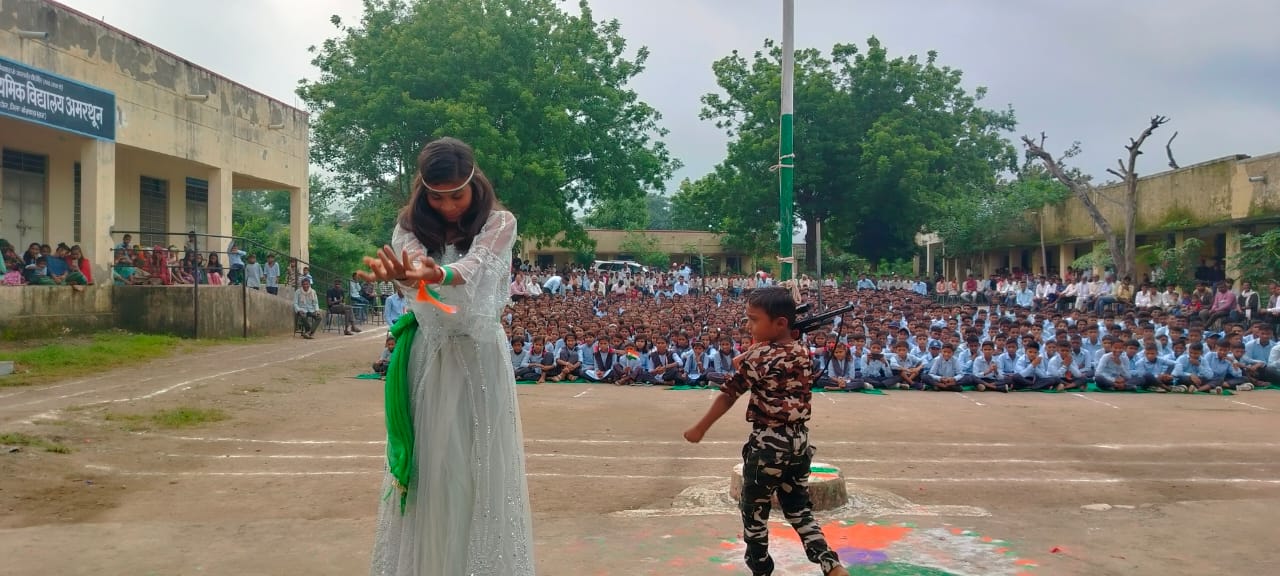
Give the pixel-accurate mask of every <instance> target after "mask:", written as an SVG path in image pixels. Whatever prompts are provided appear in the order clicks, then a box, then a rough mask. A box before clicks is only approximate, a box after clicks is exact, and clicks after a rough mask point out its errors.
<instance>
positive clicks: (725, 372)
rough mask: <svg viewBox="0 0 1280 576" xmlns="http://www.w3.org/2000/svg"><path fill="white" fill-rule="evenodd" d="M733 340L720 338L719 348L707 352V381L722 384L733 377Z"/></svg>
mask: <svg viewBox="0 0 1280 576" xmlns="http://www.w3.org/2000/svg"><path fill="white" fill-rule="evenodd" d="M733 357H734V352H733V340H732V339H731V338H729V337H728V336H722V337H721V338H720V347H719V348H717V349H716V350H714V351H710V352H707V368H706V371H707V372H706V373H707V380H708V381H710V382H713V383H715V384H724V383H725V382H726V381H728V380H729V378H731V377H732V376H733V372H734V370H733Z"/></svg>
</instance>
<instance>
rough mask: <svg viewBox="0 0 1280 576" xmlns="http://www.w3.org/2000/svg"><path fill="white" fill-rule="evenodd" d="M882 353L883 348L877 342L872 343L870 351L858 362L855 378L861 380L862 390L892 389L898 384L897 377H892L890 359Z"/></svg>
mask: <svg viewBox="0 0 1280 576" xmlns="http://www.w3.org/2000/svg"><path fill="white" fill-rule="evenodd" d="M883 352H884V348H883V347H882V346H880V343H879V342H872V343H871V350H870V351H868V352H867V354H866V355H865V356H863V357H862V358H861V359H860V360H858V372H856V373H855V378H860V379H861V381H862V387H863V388H867V387H871V388H892V387H894V385H896V384H897V383H898V377H897V376H894V375H893V367H892V366H891V365H890V359H889V358H886V357H885V355H884V353H883ZM859 375H860V376H859Z"/></svg>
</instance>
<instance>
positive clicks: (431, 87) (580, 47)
mask: <svg viewBox="0 0 1280 576" xmlns="http://www.w3.org/2000/svg"><path fill="white" fill-rule="evenodd" d="M579 9H580V14H579V15H572V14H569V13H567V12H565V11H564V10H562V9H561V8H560V6H559V3H558V2H556V1H555V0H416V1H406V0H365V2H364V15H363V17H362V19H361V21H360V23H359V24H357V25H354V26H347V25H344V24H343V23H342V22H341V21H340V20H339V19H338V18H336V17H335V18H333V23H334V25H335V26H336V27H337V29H338V32H339V35H338V36H337V37H335V38H331V39H329V40H326V41H325V42H324V43H323V44H322V45H321V46H319V47H313V48H312V52H313V54H314V59H313V61H312V63H313V64H314V65H315V66H316V67H317V68H318V69H319V70H320V75H319V78H318V79H317V80H315V81H305V80H304V81H302V82H301V84H300V86H299V88H298V94H299V96H301V98H302V99H303V100H304V101H305V102H306V104H307V106H308V108H309V109H310V111H311V112H312V139H313V141H312V149H311V151H312V157H313V160H314V161H315V162H316V163H317V164H319V165H321V166H323V167H325V168H327V169H328V170H331V171H332V172H333V173H334V174H335V175H336V179H337V181H338V187H339V189H341V190H344V191H346V192H345V193H346V194H348V195H349V196H352V197H356V198H361V199H365V198H369V197H375V198H376V201H375V203H376V204H377V205H378V208H377V209H376V211H377V212H378V214H381V215H385V213H386V210H387V208H386V206H395V205H403V204H404V203H405V201H406V200H407V198H408V193H409V191H410V183H411V181H412V178H413V177H414V173H415V165H416V157H417V154H418V152H419V151H420V150H421V148H422V146H423V144H424V143H426V142H427V141H429V140H431V139H434V138H437V137H441V136H454V137H457V138H461V139H462V140H465V141H467V142H468V143H470V144H471V145H472V146H473V147H474V148H475V150H476V155H477V159H478V162H479V164H480V166H481V167H482V168H483V169H484V170H485V173H486V174H487V175H488V176H489V178H490V179H491V180H492V181H493V183H494V187H495V188H496V190H497V192H498V196H499V198H500V200H501V201H502V202H503V203H504V204H505V205H506V206H507V208H509V209H510V210H512V211H513V212H514V213H515V214H516V215H517V217H519V218H520V224H521V235H522V237H524V238H526V239H527V238H533V239H536V240H537V241H539V242H541V241H545V240H549V239H551V238H553V237H554V236H556V234H558V233H560V232H561V231H566V239H565V241H566V244H571V245H572V244H580V243H582V242H584V241H585V234H584V233H583V232H582V229H581V226H579V225H578V223H577V222H576V221H575V219H574V214H573V206H574V205H578V206H585V205H587V204H590V203H591V202H593V201H600V200H609V199H618V198H640V197H643V195H644V193H645V191H646V190H650V189H661V188H662V187H663V183H664V181H665V180H666V179H667V178H669V177H670V174H671V172H672V170H674V169H675V168H677V167H678V163H677V162H676V161H675V160H674V159H672V158H671V157H670V155H669V154H668V152H667V149H666V146H665V145H664V144H663V143H662V141H661V140H660V139H661V138H662V137H663V136H665V135H666V130H664V129H663V128H662V127H661V126H660V125H659V120H660V119H661V116H660V114H659V113H658V112H657V111H656V110H655V109H653V108H652V107H650V106H649V105H648V104H646V103H644V102H643V101H641V100H640V99H639V98H638V97H637V95H636V93H635V92H634V91H632V90H631V89H629V88H628V87H627V84H628V82H629V81H630V80H631V79H632V78H634V77H636V76H637V75H638V74H640V73H641V72H642V71H643V70H644V64H645V61H646V59H647V58H648V50H646V49H645V48H643V47H642V48H639V49H638V50H635V52H634V54H633V55H632V56H631V57H630V58H628V56H627V47H626V42H625V40H624V39H623V37H622V36H621V34H620V28H621V27H620V24H619V23H618V22H617V21H616V20H612V21H606V22H598V21H596V20H595V19H594V17H593V14H592V11H591V9H590V7H589V6H588V4H587V2H585V1H583V2H581V3H580V4H579ZM378 220H379V219H377V218H375V219H374V221H378Z"/></svg>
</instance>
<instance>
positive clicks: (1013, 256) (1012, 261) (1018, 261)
mask: <svg viewBox="0 0 1280 576" xmlns="http://www.w3.org/2000/svg"><path fill="white" fill-rule="evenodd" d="M1021 267H1022V250H1019V249H1017V248H1010V249H1009V273H1010V274H1012V273H1013V269H1014V268H1021ZM1024 272H1025V271H1024Z"/></svg>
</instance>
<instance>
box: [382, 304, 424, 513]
mask: <svg viewBox="0 0 1280 576" xmlns="http://www.w3.org/2000/svg"><path fill="white" fill-rule="evenodd" d="M417 333H418V319H417V318H416V317H414V315H413V312H405V313H404V315H403V316H401V317H400V319H399V320H396V323H395V325H394V326H392V327H391V336H392V337H394V338H395V339H396V349H395V350H394V351H392V352H391V360H390V362H389V363H388V365H387V380H386V388H385V396H386V405H387V406H386V412H387V468H388V469H389V470H390V471H391V476H392V478H393V479H394V484H395V490H396V491H398V492H399V493H400V513H401V514H404V507H405V503H406V502H407V501H408V499H409V482H410V481H411V480H412V479H413V478H412V477H413V442H414V438H413V409H412V407H411V404H410V401H409V400H410V394H412V390H413V386H412V383H411V382H410V381H409V349H410V348H412V347H413V337H414V336H415V335H417ZM387 496H388V497H390V496H391V492H390V491H388V492H387Z"/></svg>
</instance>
